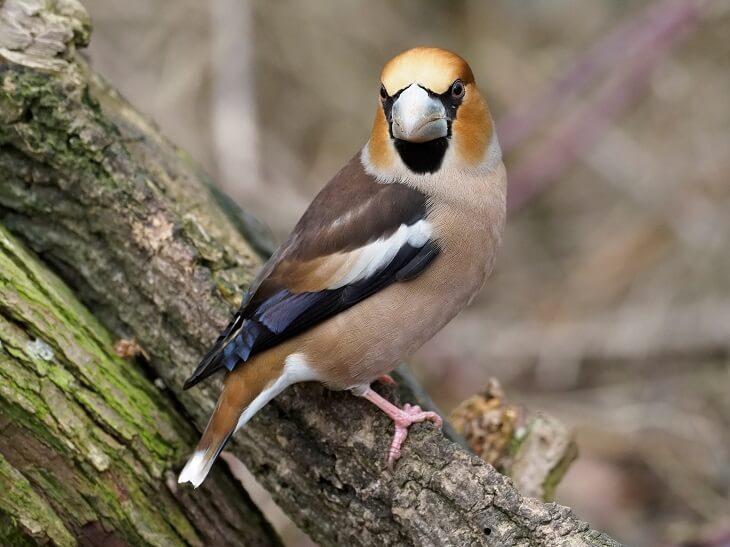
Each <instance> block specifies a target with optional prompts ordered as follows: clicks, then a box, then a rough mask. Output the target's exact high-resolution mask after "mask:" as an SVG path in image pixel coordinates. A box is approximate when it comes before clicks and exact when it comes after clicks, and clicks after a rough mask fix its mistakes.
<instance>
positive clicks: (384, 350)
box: [299, 241, 496, 389]
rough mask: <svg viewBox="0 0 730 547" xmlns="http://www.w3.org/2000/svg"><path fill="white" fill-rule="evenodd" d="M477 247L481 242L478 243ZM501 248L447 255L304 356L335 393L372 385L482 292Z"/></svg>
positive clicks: (308, 347)
mask: <svg viewBox="0 0 730 547" xmlns="http://www.w3.org/2000/svg"><path fill="white" fill-rule="evenodd" d="M475 243H477V242H475ZM495 251H496V245H493V244H492V242H486V241H485V242H484V245H483V246H482V248H480V249H476V250H469V252H466V251H465V250H464V249H460V250H459V252H458V253H456V252H454V253H451V254H450V253H448V252H442V254H441V255H440V256H439V257H438V258H437V259H436V260H435V261H434V263H433V264H432V265H431V266H430V267H429V269H428V270H427V272H424V274H423V275H422V276H420V277H417V278H416V279H414V280H411V281H408V282H406V283H395V284H393V285H391V286H389V287H388V288H386V289H384V290H383V291H381V292H379V293H377V294H376V295H373V296H372V297H370V298H368V299H367V300H364V301H363V302H360V303H359V304H357V305H356V306H354V307H352V308H350V309H349V310H347V311H345V312H343V313H341V314H339V315H337V316H336V317H334V318H332V319H330V320H328V321H326V322H325V323H323V324H321V325H319V326H318V327H315V328H314V329H312V330H311V331H309V332H308V333H306V334H305V335H304V336H303V337H302V340H301V345H300V347H299V351H300V352H302V353H304V355H305V356H306V359H307V361H308V363H309V364H310V366H311V367H313V368H315V369H316V370H317V374H318V376H319V377H320V379H321V380H322V381H323V382H324V383H326V384H327V385H328V386H329V387H331V388H333V389H347V388H351V387H354V386H357V385H362V384H369V383H371V382H372V381H374V380H375V379H376V378H377V377H378V376H380V375H381V374H385V373H387V372H389V371H391V370H392V369H393V368H394V367H395V366H397V364H398V363H399V362H400V361H401V360H403V359H405V358H407V357H408V356H410V355H411V354H412V353H413V352H414V351H416V350H417V349H418V348H419V347H421V345H423V344H424V343H425V342H426V341H428V340H429V339H430V338H432V337H433V336H434V334H436V333H437V332H438V331H439V330H441V329H442V328H443V327H444V325H446V324H447V323H448V322H449V321H450V320H451V319H453V318H454V316H455V315H456V314H458V313H459V312H460V311H461V310H462V309H463V308H464V307H465V306H466V305H467V304H468V303H469V302H470V300H471V299H472V297H473V296H474V295H475V294H476V293H477V292H478V291H479V290H480V288H481V287H482V285H483V282H484V280H485V278H486V276H487V275H488V274H489V272H490V270H491V264H492V263H493V260H492V257H491V256H490V255H492V254H493V253H494V252H495Z"/></svg>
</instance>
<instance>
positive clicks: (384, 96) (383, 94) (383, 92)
mask: <svg viewBox="0 0 730 547" xmlns="http://www.w3.org/2000/svg"><path fill="white" fill-rule="evenodd" d="M380 98H381V99H383V100H386V99H387V98H388V92H387V91H386V90H385V86H384V85H383V84H380Z"/></svg>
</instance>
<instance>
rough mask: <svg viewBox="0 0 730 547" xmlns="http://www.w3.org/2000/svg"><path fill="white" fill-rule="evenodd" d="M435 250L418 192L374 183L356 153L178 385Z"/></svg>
mask: <svg viewBox="0 0 730 547" xmlns="http://www.w3.org/2000/svg"><path fill="white" fill-rule="evenodd" d="M438 253H439V249H438V243H437V241H436V239H435V237H434V234H433V227H432V226H431V224H430V223H429V222H428V219H427V202H426V197H425V196H424V195H423V194H422V193H421V192H419V191H417V190H415V189H413V188H411V187H408V186H406V185H402V184H397V183H390V184H381V183H378V182H377V181H375V180H374V179H373V178H371V177H370V176H369V175H368V174H367V173H365V172H364V170H363V169H362V166H361V164H360V160H359V155H358V156H356V157H355V158H353V160H351V161H350V163H349V164H348V165H347V166H346V167H345V168H344V169H343V170H342V171H340V172H339V173H338V174H337V175H336V176H335V177H334V178H333V179H332V180H331V181H330V182H329V183H328V184H327V186H326V187H325V188H324V189H323V190H322V192H320V194H319V195H318V196H317V197H316V198H315V200H314V201H313V202H312V204H311V205H310V207H309V209H308V210H307V212H306V213H305V214H304V216H303V217H302V219H301V220H300V221H299V223H298V224H297V226H296V227H295V229H294V231H293V232H292V234H291V235H290V236H289V239H288V240H287V241H286V242H285V243H284V244H283V245H282V246H281V248H280V249H279V250H278V251H277V252H276V253H275V254H274V256H272V258H271V259H270V260H269V262H268V263H267V264H266V266H265V267H264V269H263V271H262V272H261V274H259V277H258V278H257V280H256V282H255V283H254V284H253V285H252V287H251V290H250V291H249V293H248V294H247V296H246V297H245V298H244V302H243V303H242V305H241V308H240V309H239V311H238V312H237V313H236V315H235V316H234V318H233V320H232V321H231V323H230V324H229V325H228V327H227V328H226V329H225V330H224V331H223V333H222V334H221V335H220V336H219V338H218V340H216V342H215V344H214V345H213V347H212V348H211V350H210V351H209V352H208V353H207V354H206V355H205V357H204V358H203V359H202V361H201V362H200V364H199V365H198V367H197V368H196V370H195V372H194V373H193V375H192V376H191V377H190V378H189V379H188V381H187V382H186V383H185V388H186V389H187V388H189V387H192V386H193V385H195V384H196V383H198V382H199V381H201V380H203V379H204V378H206V377H208V376H209V375H211V374H213V373H214V372H216V371H218V370H220V369H222V368H226V369H228V370H233V369H234V368H235V367H236V366H238V365H239V364H241V363H245V362H246V361H247V360H248V359H249V358H250V357H251V356H252V355H255V354H256V353H257V352H260V351H263V350H265V349H267V348H270V347H272V346H275V345H277V344H279V343H281V342H282V341H284V340H286V339H288V338H291V337H292V336H295V335H297V334H299V333H301V332H303V331H305V330H306V329H308V328H310V327H312V326H314V325H316V324H318V323H320V322H322V321H324V320H325V319H327V318H329V317H332V316H334V315H336V314H338V313H340V312H342V311H344V310H346V309H348V308H350V307H351V306H354V305H355V304H357V303H358V302H360V301H361V300H363V299H365V298H367V297H369V296H371V295H372V294H374V293H376V292H378V291H380V290H382V289H383V288H385V287H387V286H388V285H390V284H391V283H395V282H405V281H408V280H409V279H412V278H413V277H415V276H417V275H418V274H419V273H421V272H422V271H423V270H424V269H425V268H427V267H428V265H429V264H430V263H431V261H432V260H433V259H434V258H435V257H436V256H437V255H438Z"/></svg>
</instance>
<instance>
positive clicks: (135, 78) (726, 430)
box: [84, 0, 730, 546]
mask: <svg viewBox="0 0 730 547" xmlns="http://www.w3.org/2000/svg"><path fill="white" fill-rule="evenodd" d="M84 4H85V5H86V7H87V8H88V9H89V11H90V13H91V15H92V18H93V21H94V26H95V33H94V36H93V40H92V44H91V48H90V50H89V53H88V55H89V57H90V59H91V62H92V63H93V65H94V66H95V67H96V68H97V69H98V70H99V71H100V72H101V73H102V74H104V75H105V76H106V77H107V78H108V79H109V80H110V81H111V82H112V84H114V85H115V86H116V87H117V88H118V89H119V90H120V91H121V92H122V93H123V94H124V95H126V97H127V98H128V99H129V100H131V102H132V103H133V104H135V105H136V106H137V107H138V108H140V109H141V110H142V111H144V112H146V113H148V114H149V115H150V116H151V117H152V118H153V119H154V120H156V122H157V123H158V124H159V125H160V126H161V127H162V129H163V131H164V132H165V133H166V134H167V135H168V136H169V137H170V138H171V139H172V140H173V141H175V142H176V143H177V144H179V145H180V146H181V147H183V148H184V149H185V150H187V151H188V152H189V153H190V154H191V155H192V156H193V157H194V158H195V159H196V160H197V161H198V162H199V163H200V164H201V165H203V166H204V167H205V169H206V170H207V171H208V172H209V173H210V174H211V175H213V177H214V178H215V180H216V181H217V182H218V183H219V184H220V186H221V187H222V188H223V189H224V190H225V191H227V192H228V193H229V194H230V195H231V196H233V197H234V198H235V199H236V200H237V201H238V202H239V203H240V204H241V205H242V206H243V207H244V208H246V209H247V210H249V211H251V212H253V213H255V214H256V215H257V216H258V217H259V218H260V219H262V220H263V221H265V222H266V223H267V224H268V225H269V226H271V228H272V230H273V231H274V233H275V235H276V237H277V239H278V240H279V241H280V240H281V238H282V237H283V236H285V235H286V233H287V232H288V230H290V229H291V227H292V226H293V224H294V223H295V222H296V220H297V218H298V216H299V215H300V214H301V213H302V212H303V210H304V208H305V207H306V205H307V204H308V202H309V201H310V200H311V199H312V197H313V196H314V194H315V193H316V192H317V191H318V189H319V188H320V187H321V186H322V185H323V184H324V183H325V182H326V181H327V180H328V179H329V177H330V176H331V175H333V174H334V173H335V172H336V171H337V170H338V169H339V167H340V166H341V165H342V164H343V163H344V162H345V161H346V160H347V159H349V158H350V157H351V156H352V155H353V154H354V153H355V152H356V151H357V150H358V149H359V148H360V147H361V146H362V145H363V144H364V142H365V140H366V139H367V136H368V133H369V130H370V125H371V119H372V116H373V114H374V112H375V108H376V105H377V96H378V88H379V81H378V74H379V70H380V67H381V65H382V64H383V63H384V62H385V61H386V60H387V59H389V58H390V57H391V56H393V55H394V54H396V53H398V52H399V51H401V50H403V49H406V48H408V47H412V46H415V45H438V46H441V47H446V48H449V49H452V50H454V51H456V52H458V53H459V54H461V55H462V56H464V57H465V58H466V59H467V60H468V61H469V62H470V64H471V66H472V68H473V70H474V72H475V74H476V76H477V81H478V83H479V84H480V87H481V88H482V89H483V91H484V93H485V94H486V96H487V97H488V100H489V102H490V105H491V109H492V112H493V114H494V117H495V119H496V121H497V124H498V128H499V132H500V140H501V141H502V145H503V149H504V151H505V162H506V164H507V169H508V173H509V175H510V208H511V210H510V218H509V222H508V227H507V233H506V237H505V242H504V248H503V251H502V253H501V256H500V259H499V261H498V265H497V271H496V273H495V275H494V277H493V278H492V280H491V282H490V283H488V285H487V288H486V290H485V291H484V292H483V293H482V294H481V296H480V297H479V298H478V300H476V301H475V302H474V304H473V305H472V306H471V307H470V308H469V309H468V310H467V311H466V312H464V313H463V314H462V315H461V316H459V317H458V318H457V319H456V320H455V321H454V322H453V323H451V324H450V325H449V326H448V327H447V328H446V329H445V331H444V332H443V333H441V334H440V335H439V336H438V337H437V338H436V339H434V340H433V341H431V342H430V343H429V344H428V345H427V346H425V347H424V348H423V349H422V350H420V351H419V352H418V354H417V355H416V356H415V357H414V359H413V360H412V364H413V365H414V366H413V369H414V372H415V373H416V374H417V375H418V377H419V378H420V379H421V380H422V381H423V382H424V384H425V386H426V387H427V389H428V390H429V391H430V393H431V394H432V395H433V397H434V398H435V399H436V401H437V402H438V403H439V404H440V405H441V407H442V409H443V410H444V411H445V412H446V413H448V412H449V411H450V410H451V409H452V408H453V407H454V406H455V405H456V404H458V403H459V402H460V401H461V400H463V399H465V398H466V397H468V396H470V395H472V394H473V393H475V392H476V391H478V390H479V388H480V386H482V385H484V384H485V383H486V381H487V379H488V378H489V377H491V376H494V377H497V378H499V379H500V380H501V382H502V384H503V386H504V388H505V390H506V392H507V393H508V395H509V397H510V398H511V399H512V400H513V401H516V402H518V403H520V404H523V405H525V406H526V407H529V408H531V409H533V410H537V409H541V410H544V411H546V412H548V413H551V414H553V415H555V416H557V417H558V418H560V419H561V420H562V421H564V422H565V423H566V424H568V425H570V426H571V427H573V428H574V429H575V431H576V434H577V439H578V444H579V447H580V456H579V459H578V460H577V462H576V463H575V464H574V465H573V467H572V468H571V469H570V471H569V472H568V474H567V476H566V477H565V479H564V480H563V483H562V485H561V486H560V488H559V490H558V494H557V501H559V502H561V503H563V504H566V505H569V506H571V507H573V508H574V509H575V511H576V512H577V513H578V515H579V516H580V517H581V518H583V519H584V520H587V521H589V522H590V523H591V524H592V525H593V526H594V527H596V528H599V529H603V530H605V531H607V532H609V533H610V534H611V535H613V536H614V537H616V538H617V539H619V540H621V541H622V542H624V543H628V544H631V545H649V546H653V545H657V546H658V545H698V546H699V545H721V544H727V543H723V542H724V541H725V542H730V396H729V395H728V393H729V391H730V366H729V365H730V180H729V178H730V63H729V62H728V61H729V60H730V1H728V0H706V1H702V0H653V1H651V2H647V1H635V2H627V1H623V0H622V1H619V0H612V1H608V0H581V1H580V2H578V1H576V0H573V1H570V0H523V1H521V2H510V1H507V0H501V1H492V2H483V1H481V2H480V1H476V0H471V1H470V0H450V1H423V0H421V1H415V0H414V1H399V2H389V1H386V0H371V1H367V2H366V1H354V0H348V1H339V2H336V3H335V2H315V1H309V2H301V1H295V0H280V1H277V2H266V1H263V0H261V1H255V2H246V1H245V0H211V1H209V2H199V1H197V0H177V1H175V2H172V1H170V0H168V1H164V0H127V1H126V2H108V1H104V0H84ZM289 537H290V538H294V539H291V540H290V541H291V543H292V544H296V543H297V541H299V540H298V539H296V538H297V537H298V536H297V535H296V532H294V531H292V532H291V535H290V536H289Z"/></svg>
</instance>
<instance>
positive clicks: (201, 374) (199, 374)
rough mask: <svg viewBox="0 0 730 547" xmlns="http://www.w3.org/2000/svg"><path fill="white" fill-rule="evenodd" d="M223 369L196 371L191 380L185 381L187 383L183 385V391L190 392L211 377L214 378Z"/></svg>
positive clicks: (212, 368) (213, 368) (211, 368)
mask: <svg viewBox="0 0 730 547" xmlns="http://www.w3.org/2000/svg"><path fill="white" fill-rule="evenodd" d="M221 368H223V367H209V368H206V369H204V370H201V371H198V370H196V371H195V372H193V374H192V376H190V378H188V379H187V380H185V383H184V384H183V390H188V389H190V388H191V387H193V386H195V385H197V384H199V383H200V382H202V381H203V380H205V379H206V378H208V377H209V376H212V375H213V374H215V373H216V372H218V371H219V370H220V369H221Z"/></svg>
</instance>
